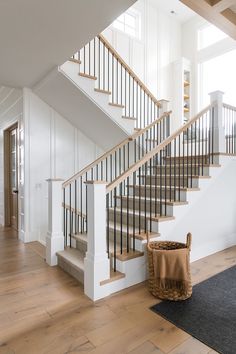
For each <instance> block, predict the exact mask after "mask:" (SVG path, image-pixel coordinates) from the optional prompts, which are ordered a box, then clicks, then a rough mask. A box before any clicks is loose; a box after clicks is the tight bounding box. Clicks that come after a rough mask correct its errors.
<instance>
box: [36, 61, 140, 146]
mask: <svg viewBox="0 0 236 354" xmlns="http://www.w3.org/2000/svg"><path fill="white" fill-rule="evenodd" d="M72 64H74V63H72ZM75 65H76V64H75ZM83 79H84V78H83ZM85 80H87V81H88V82H87V85H88V86H91V90H92V86H94V82H91V81H94V80H91V79H85ZM33 91H34V93H36V95H37V96H39V97H40V98H41V99H42V100H43V101H44V102H46V103H47V104H48V105H49V106H51V107H52V108H53V109H54V110H55V111H56V112H58V113H59V114H61V115H62V116H63V117H64V118H65V119H67V120H68V121H69V122H70V123H71V124H72V125H73V126H74V127H77V128H78V129H79V130H80V131H81V132H82V133H83V134H85V135H86V136H87V137H88V138H89V139H90V140H92V141H93V142H94V143H95V144H97V145H98V146H99V147H101V148H102V149H103V150H104V151H107V150H109V149H111V148H113V147H114V146H115V145H116V144H118V143H120V142H121V141H122V140H124V139H126V138H127V137H128V136H129V135H130V133H129V132H128V131H126V130H125V129H124V128H123V127H121V126H119V125H118V124H117V122H116V121H115V120H113V119H111V118H110V117H109V116H108V115H107V114H106V113H105V112H104V111H103V110H102V109H101V108H100V107H99V106H98V105H97V104H95V102H94V101H93V100H91V99H90V98H89V96H88V95H85V94H84V92H83V91H81V90H80V88H79V87H78V86H77V85H75V84H74V82H73V81H72V80H70V79H68V77H66V76H65V75H64V73H62V72H61V71H60V70H59V69H58V68H54V69H53V70H52V71H51V72H50V73H49V74H48V75H47V76H46V77H45V78H44V79H43V80H42V81H40V82H39V83H38V84H37V85H36V86H35V87H34V88H33ZM93 91H94V87H93ZM95 94H97V95H98V96H99V97H100V98H99V99H102V101H103V104H105V102H104V100H105V99H106V100H107V106H109V105H108V98H107V97H101V93H97V92H95ZM103 96H106V95H105V94H103ZM110 109H111V110H112V111H113V110H114V112H117V109H118V108H117V107H112V106H111V107H110ZM119 109H120V108H119ZM119 109H118V110H119ZM120 116H121V112H120ZM131 123H132V124H133V122H131ZM131 130H132V129H131ZM108 132H109V134H108Z"/></svg>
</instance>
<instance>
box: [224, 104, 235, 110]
mask: <svg viewBox="0 0 236 354" xmlns="http://www.w3.org/2000/svg"><path fill="white" fill-rule="evenodd" d="M223 107H224V108H228V109H231V110H232V111H236V107H234V106H231V105H230V104H227V103H223Z"/></svg>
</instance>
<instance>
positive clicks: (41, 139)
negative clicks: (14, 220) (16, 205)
mask: <svg viewBox="0 0 236 354" xmlns="http://www.w3.org/2000/svg"><path fill="white" fill-rule="evenodd" d="M24 105H25V110H24V124H25V144H26V145H25V148H26V151H25V165H26V169H25V196H26V198H25V214H26V220H25V241H26V242H29V241H33V240H39V241H41V242H45V236H46V233H47V215H48V214H47V205H48V200H47V199H48V186H47V182H46V179H48V178H63V179H67V178H69V177H71V176H72V175H73V174H74V173H76V172H78V171H79V170H80V169H81V168H83V167H84V166H85V165H87V164H88V163H90V162H92V161H93V160H94V159H95V158H97V157H98V156H99V155H100V154H101V153H102V150H101V149H100V148H99V147H98V146H97V145H95V144H94V143H93V142H92V141H91V140H90V139H88V138H87V137H86V136H85V135H84V134H82V133H81V132H80V131H79V130H78V129H77V128H75V127H74V126H73V125H71V123H69V122H68V121H67V120H66V119H64V118H63V117H62V116H61V115H59V114H58V113H57V112H56V111H55V110H54V109H52V108H51V107H50V106H49V105H48V104H46V103H45V102H44V101H42V100H41V99H40V98H39V97H38V96H37V95H35V94H34V93H33V92H32V91H30V90H28V89H25V90H24Z"/></svg>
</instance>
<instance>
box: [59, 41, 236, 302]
mask: <svg viewBox="0 0 236 354" xmlns="http://www.w3.org/2000/svg"><path fill="white" fill-rule="evenodd" d="M97 53H98V56H97ZM71 64H72V66H73V70H74V75H75V74H76V77H79V80H81V78H82V80H85V81H84V82H83V83H81V82H80V89H81V90H82V91H84V93H86V94H87V95H89V96H90V99H91V100H92V98H91V97H92V92H95V93H96V94H99V95H104V97H106V98H107V97H110V99H109V101H106V102H105V101H104V102H103V103H104V106H103V107H102V104H101V101H100V103H99V104H100V106H99V107H100V110H103V111H105V108H104V107H105V104H106V105H107V106H111V107H113V108H119V109H120V110H122V112H121V114H122V116H121V118H120V119H123V120H124V121H127V120H128V121H131V122H132V124H134V125H133V129H131V131H132V134H129V135H128V136H126V137H125V138H124V139H123V140H122V141H121V142H119V143H118V144H117V145H115V146H113V147H112V148H111V149H109V150H108V151H107V152H106V153H105V154H103V155H102V156H101V157H100V158H98V159H97V160H96V161H94V162H93V163H92V164H90V165H89V166H87V167H85V168H84V169H83V170H82V171H79V172H78V173H77V174H75V175H74V176H72V177H71V178H70V179H69V180H68V181H66V182H64V183H63V185H62V188H63V201H62V208H63V234H64V247H63V248H64V249H63V250H60V251H58V252H57V258H58V264H59V266H60V267H61V268H63V269H64V270H65V271H66V272H68V273H70V274H71V275H72V276H73V277H75V278H76V279H77V280H78V281H80V282H81V283H84V289H85V293H86V294H87V295H88V296H89V297H91V298H92V299H93V300H96V299H99V298H102V297H104V296H107V295H109V294H111V293H113V292H115V291H118V290H121V289H124V288H126V287H128V286H131V285H134V284H136V283H139V282H142V281H144V280H145V279H146V278H147V270H146V269H147V265H146V255H145V254H146V246H145V245H146V242H147V237H149V238H151V239H153V240H158V239H166V238H167V237H173V236H172V235H173V232H174V231H175V228H176V227H177V226H178V222H179V221H178V219H180V220H183V219H184V215H185V214H186V210H189V209H190V208H191V205H190V204H191V203H192V201H193V199H194V198H195V197H193V195H194V196H195V195H197V194H198V193H199V194H200V193H201V190H202V189H204V188H205V187H204V186H206V185H207V184H208V185H209V184H210V180H211V176H215V175H216V173H215V171H216V170H220V167H221V156H222V153H223V155H224V156H234V155H235V153H236V140H235V139H236V108H235V107H232V106H229V105H226V104H223V103H222V97H221V96H219V95H220V93H218V92H216V93H213V94H212V96H211V104H210V105H209V106H207V107H206V108H205V109H204V110H202V111H201V112H200V113H199V114H197V115H196V116H195V117H193V118H192V119H191V120H190V121H189V122H187V123H186V124H185V125H184V126H182V127H180V128H179V129H178V130H177V131H176V132H174V133H173V134H170V124H171V112H169V111H166V112H164V109H163V107H162V109H161V107H160V102H159V101H158V100H156V99H155V97H154V96H153V95H152V94H151V93H150V92H149V91H148V89H147V88H146V87H145V85H143V84H142V83H141V82H140V80H139V79H138V78H137V76H136V75H135V74H134V73H133V72H132V70H131V69H130V68H128V66H127V65H126V64H125V63H124V62H123V60H122V59H121V58H120V57H119V55H118V54H117V53H116V52H115V51H114V49H112V48H111V47H110V45H109V44H108V43H107V42H106V40H105V39H104V38H103V37H102V36H98V37H96V38H95V39H94V40H93V41H91V42H90V43H89V44H88V45H86V46H85V47H84V48H83V49H82V50H81V51H79V52H78V53H76V55H75V56H74V57H73V58H71V60H70V63H69V66H70V67H71ZM66 65H67V64H66ZM78 67H79V75H78V72H77V70H78ZM67 69H68V67H67ZM61 70H66V69H65V67H64V69H61ZM66 75H68V72H67V74H66ZM70 75H72V74H71V73H70ZM68 77H69V76H68ZM71 77H72V76H71ZM87 80H89V82H91V81H92V82H96V84H95V87H92V86H91V87H92V88H91V87H90V91H91V92H90V93H88V87H87V88H86V85H87V84H86V83H85V82H86V81H87ZM83 85H84V86H83ZM82 86H83V87H82ZM78 87H79V84H78ZM94 101H95V98H94ZM97 104H98V103H97ZM106 114H107V116H108V115H109V114H108V113H107V112H106ZM112 119H113V120H114V121H115V119H114V116H113V118H112ZM116 124H118V125H119V124H120V127H121V125H122V124H121V123H118V120H116ZM122 129H124V126H123V128H122ZM107 132H109V134H110V131H109V129H107V130H106V131H105V134H107ZM97 134H98V135H99V133H97ZM126 134H128V131H127V130H126ZM59 221H60V220H59ZM58 227H59V228H60V223H59V226H58ZM187 231H191V230H187ZM184 238H185V234H184V233H182V234H181V236H178V237H177V240H179V241H183V240H184ZM193 253H194V250H193ZM196 257H197V256H196Z"/></svg>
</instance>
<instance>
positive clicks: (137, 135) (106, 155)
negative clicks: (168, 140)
mask: <svg viewBox="0 0 236 354" xmlns="http://www.w3.org/2000/svg"><path fill="white" fill-rule="evenodd" d="M171 112H172V111H168V112H165V113H163V114H162V115H161V117H159V118H157V119H156V120H154V121H153V122H152V123H150V124H149V125H147V126H146V127H145V128H143V129H141V130H140V131H138V132H136V133H134V134H133V135H131V136H129V137H127V138H125V139H124V140H123V141H122V142H121V143H119V144H117V145H116V146H114V147H113V148H111V149H110V150H109V151H107V152H105V153H104V154H103V155H102V156H100V157H98V158H97V159H96V160H95V161H93V162H92V163H90V164H89V165H87V166H86V167H84V168H83V169H82V170H81V171H79V172H77V173H76V174H74V175H73V176H72V177H71V178H69V179H68V180H67V181H65V182H64V183H63V185H62V187H63V188H65V187H66V186H68V185H69V184H71V183H72V182H73V181H74V180H76V179H78V178H79V177H81V176H82V175H83V174H85V173H86V172H88V171H89V170H90V169H91V168H93V167H95V166H96V165H98V164H99V163H100V162H101V161H103V160H105V159H106V158H107V157H108V156H110V155H111V154H113V153H114V152H115V151H116V150H118V149H119V148H121V147H123V146H124V145H125V144H127V143H128V142H129V141H133V140H134V139H136V138H137V137H139V136H140V135H142V134H144V133H145V131H147V130H149V129H150V128H151V127H152V126H154V125H155V124H157V123H159V122H160V121H161V120H163V119H164V118H165V117H167V116H168V115H170V114H171Z"/></svg>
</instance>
